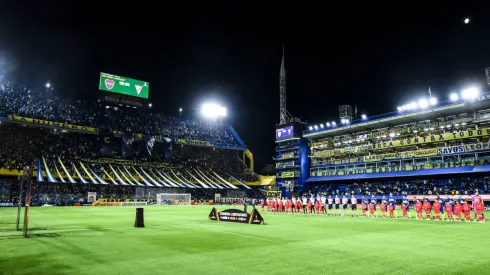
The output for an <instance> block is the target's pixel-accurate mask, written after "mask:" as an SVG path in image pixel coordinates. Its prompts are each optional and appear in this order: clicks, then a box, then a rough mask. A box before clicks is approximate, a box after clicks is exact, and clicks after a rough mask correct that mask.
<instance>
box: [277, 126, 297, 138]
mask: <svg viewBox="0 0 490 275" xmlns="http://www.w3.org/2000/svg"><path fill="white" fill-rule="evenodd" d="M293 136H294V127H293V126H288V127H284V128H280V129H276V139H284V138H289V137H293Z"/></svg>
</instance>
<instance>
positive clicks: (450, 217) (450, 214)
mask: <svg viewBox="0 0 490 275" xmlns="http://www.w3.org/2000/svg"><path fill="white" fill-rule="evenodd" d="M446 216H447V220H448V221H453V220H454V218H453V206H452V205H451V204H450V203H446Z"/></svg>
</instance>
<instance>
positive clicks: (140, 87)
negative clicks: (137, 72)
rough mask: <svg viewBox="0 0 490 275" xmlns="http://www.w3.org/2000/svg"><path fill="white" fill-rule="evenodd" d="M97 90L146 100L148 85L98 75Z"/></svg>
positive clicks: (132, 80)
mask: <svg viewBox="0 0 490 275" xmlns="http://www.w3.org/2000/svg"><path fill="white" fill-rule="evenodd" d="M99 90H101V91H106V92H110V93H117V94H123V95H128V96H134V97H140V98H144V99H148V95H149V93H150V83H148V82H145V81H140V80H136V79H131V78H127V77H122V76H118V75H112V74H108V73H100V80H99Z"/></svg>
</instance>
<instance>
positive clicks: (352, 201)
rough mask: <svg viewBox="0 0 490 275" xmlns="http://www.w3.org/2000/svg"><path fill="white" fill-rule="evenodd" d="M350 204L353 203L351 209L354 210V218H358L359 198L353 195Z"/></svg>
mask: <svg viewBox="0 0 490 275" xmlns="http://www.w3.org/2000/svg"><path fill="white" fill-rule="evenodd" d="M350 203H351V209H352V217H354V216H356V217H357V198H356V196H354V195H352V197H351V198H350Z"/></svg>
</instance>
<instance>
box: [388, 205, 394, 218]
mask: <svg viewBox="0 0 490 275" xmlns="http://www.w3.org/2000/svg"><path fill="white" fill-rule="evenodd" d="M388 212H389V215H390V219H394V218H395V216H394V212H395V207H394V206H393V204H391V203H390V204H388Z"/></svg>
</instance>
